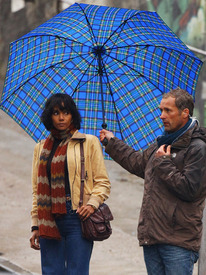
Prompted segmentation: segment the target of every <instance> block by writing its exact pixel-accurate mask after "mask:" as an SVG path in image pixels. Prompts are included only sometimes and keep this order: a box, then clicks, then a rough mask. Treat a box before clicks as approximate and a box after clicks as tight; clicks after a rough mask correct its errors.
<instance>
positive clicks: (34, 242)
mask: <svg viewBox="0 0 206 275" xmlns="http://www.w3.org/2000/svg"><path fill="white" fill-rule="evenodd" d="M30 246H31V248H33V249H35V250H40V245H39V230H34V231H33V232H32V236H31V238H30Z"/></svg>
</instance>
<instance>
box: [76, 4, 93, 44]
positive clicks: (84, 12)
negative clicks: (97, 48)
mask: <svg viewBox="0 0 206 275" xmlns="http://www.w3.org/2000/svg"><path fill="white" fill-rule="evenodd" d="M76 4H77V5H78V6H79V8H80V9H81V10H82V12H83V14H84V16H85V19H86V21H87V24H88V26H89V29H90V31H91V33H92V36H93V39H94V40H95V43H96V44H97V40H96V37H95V35H94V33H93V30H92V27H91V24H90V22H89V19H88V17H87V15H86V13H85V12H84V10H83V8H82V7H81V6H80V5H79V3H76Z"/></svg>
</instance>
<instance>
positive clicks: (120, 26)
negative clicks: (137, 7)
mask: <svg viewBox="0 0 206 275" xmlns="http://www.w3.org/2000/svg"><path fill="white" fill-rule="evenodd" d="M138 13H139V12H136V13H135V14H133V15H132V16H131V17H129V18H127V19H126V20H124V21H123V22H122V23H121V24H120V25H119V26H118V27H117V28H116V29H115V30H114V31H113V33H112V34H111V35H110V36H109V37H108V38H107V40H106V41H105V42H104V45H105V44H106V43H107V42H108V41H109V40H110V39H111V37H112V36H113V35H114V34H115V33H117V30H118V29H120V28H123V27H124V25H125V24H126V23H127V21H129V20H130V19H131V18H132V17H134V16H136V15H137V14H138Z"/></svg>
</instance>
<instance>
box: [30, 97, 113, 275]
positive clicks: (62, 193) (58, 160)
mask: <svg viewBox="0 0 206 275" xmlns="http://www.w3.org/2000/svg"><path fill="white" fill-rule="evenodd" d="M41 121H42V122H43V124H44V125H45V127H46V129H47V130H49V131H50V135H49V137H48V138H47V139H46V140H43V141H41V142H40V143H38V144H37V145H36V146H35V149H34V157H33V171H32V187H33V207H32V211H31V216H32V237H31V239H30V243H31V247H32V248H33V249H36V250H39V249H40V250H41V267H42V274H49V275H51V274H55V275H56V274H58V275H63V274H75V275H78V274H79V275H87V274H89V261H90V258H91V253H92V248H93V242H91V241H88V240H86V239H84V238H82V236H81V224H80V219H86V218H88V217H89V216H90V215H91V214H92V213H93V212H94V210H95V209H96V208H98V207H99V205H100V204H102V203H103V202H104V201H105V200H106V199H107V198H108V196H109V193H110V182H109V179H108V175H107V172H106V168H105V165H104V159H103V155H102V150H101V146H100V143H99V140H98V139H97V137H95V136H92V135H86V134H81V133H80V132H78V129H80V122H81V117H80V114H79V112H78V110H77V108H76V105H75V103H74V101H73V99H72V98H71V97H70V96H69V95H67V94H55V95H52V96H51V97H50V98H49V99H48V100H47V102H46V105H45V109H44V111H43V113H42V116H41ZM81 142H83V148H84V156H85V184H84V198H83V205H82V206H81V207H79V199H80V182H81V163H80V143H81Z"/></svg>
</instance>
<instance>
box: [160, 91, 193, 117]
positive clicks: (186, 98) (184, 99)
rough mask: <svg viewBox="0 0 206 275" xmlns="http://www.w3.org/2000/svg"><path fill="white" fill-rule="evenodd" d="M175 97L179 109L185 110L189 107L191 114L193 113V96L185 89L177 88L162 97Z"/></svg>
mask: <svg viewBox="0 0 206 275" xmlns="http://www.w3.org/2000/svg"><path fill="white" fill-rule="evenodd" d="M168 97H174V98H175V105H176V106H177V108H178V110H180V111H183V110H184V109H185V108H187V109H189V114H190V116H192V115H193V109H194V101H193V97H192V96H191V95H190V94H189V93H188V92H187V91H185V90H183V89H180V88H176V89H174V90H171V91H169V92H168V93H165V94H163V97H162V98H168Z"/></svg>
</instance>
